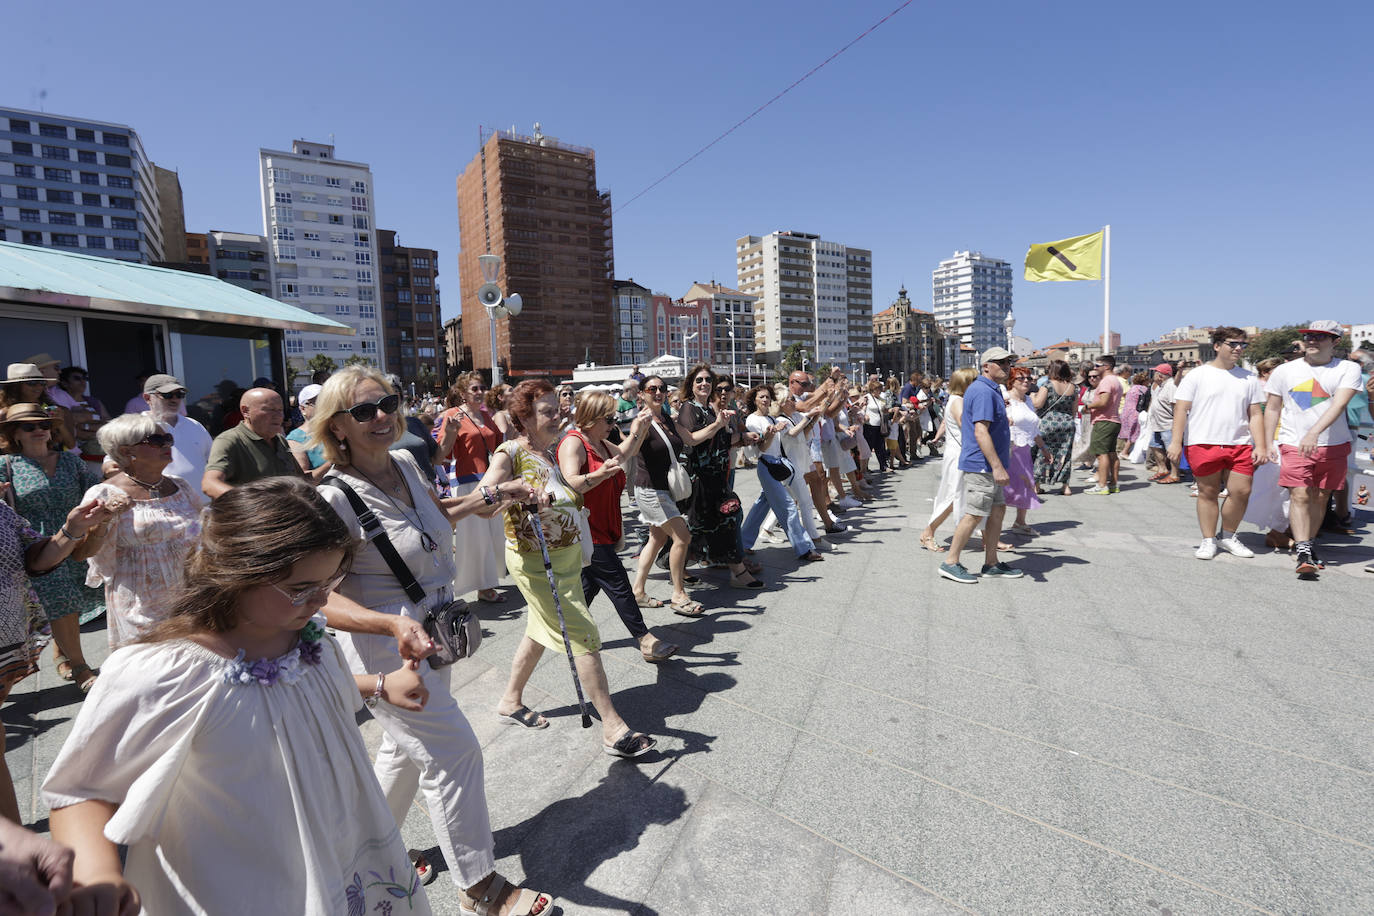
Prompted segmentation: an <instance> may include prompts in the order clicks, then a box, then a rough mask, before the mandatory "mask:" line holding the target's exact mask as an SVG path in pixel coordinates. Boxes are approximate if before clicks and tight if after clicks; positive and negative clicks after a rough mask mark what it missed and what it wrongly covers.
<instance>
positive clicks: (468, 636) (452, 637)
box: [324, 476, 482, 669]
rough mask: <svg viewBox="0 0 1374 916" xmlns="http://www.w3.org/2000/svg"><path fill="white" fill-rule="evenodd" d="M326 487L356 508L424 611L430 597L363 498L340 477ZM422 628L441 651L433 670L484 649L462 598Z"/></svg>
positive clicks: (430, 615) (435, 612)
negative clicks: (481, 648) (481, 647)
mask: <svg viewBox="0 0 1374 916" xmlns="http://www.w3.org/2000/svg"><path fill="white" fill-rule="evenodd" d="M324 484H325V485H327V486H331V487H337V488H338V489H339V490H340V491H342V492H343V495H344V497H345V498H347V500H348V504H349V505H350V506H352V507H353V513H354V514H355V515H357V516H358V524H359V525H361V526H362V529H363V534H364V535H365V536H366V537H367V539H368V540H370V541H371V542H372V543H373V544H375V545H376V547H377V552H378V553H379V554H381V555H382V559H383V560H385V561H386V565H387V566H388V567H389V568H390V569H391V574H392V575H394V576H395V577H396V581H398V582H400V583H401V589H402V590H403V591H405V593H406V597H407V598H409V599H410V600H411V602H412V603H413V604H414V605H415V606H416V607H423V606H424V601H425V598H426V597H427V596H426V595H425V590H424V589H423V588H422V587H421V586H420V583H419V582H417V581H415V575H414V573H412V572H411V571H410V567H409V566H407V565H406V561H405V560H403V559H401V555H400V554H399V553H397V552H396V545H394V544H392V543H391V538H389V537H387V533H386V531H385V530H384V529H383V528H382V523H381V521H380V520H379V519H378V518H377V516H376V515H375V514H374V513H373V511H372V510H371V509H369V508H368V507H367V504H366V503H364V502H363V500H362V497H361V496H359V495H358V494H357V493H356V492H355V491H354V489H353V488H352V487H350V486H349V485H348V484H347V483H345V482H344V481H343V480H342V479H341V478H339V477H335V476H331V477H326V478H325V479H324ZM421 624H422V625H423V626H424V628H425V634H426V635H427V636H429V638H430V639H431V640H433V641H434V645H435V646H436V647H438V651H437V652H435V653H434V654H433V655H431V656H430V657H429V666H430V667H431V668H436V669H437V668H446V667H448V666H449V665H451V664H453V663H454V662H456V661H458V659H460V658H468V657H470V656H472V655H475V654H477V647H478V646H480V645H482V625H481V623H480V622H479V621H478V620H477V615H475V614H473V613H472V611H471V610H469V609H468V605H467V602H466V601H464V600H463V599H462V598H454V599H452V600H450V601H446V602H444V604H442V605H440V606H439V607H436V608H433V609H431V610H430V611H428V612H427V613H426V614H425V619H424V620H423V621H421Z"/></svg>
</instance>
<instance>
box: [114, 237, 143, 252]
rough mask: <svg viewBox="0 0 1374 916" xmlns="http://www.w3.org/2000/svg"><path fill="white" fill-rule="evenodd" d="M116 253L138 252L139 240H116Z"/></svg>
mask: <svg viewBox="0 0 1374 916" xmlns="http://www.w3.org/2000/svg"><path fill="white" fill-rule="evenodd" d="M114 247H115V250H116V251H138V239H115V240H114Z"/></svg>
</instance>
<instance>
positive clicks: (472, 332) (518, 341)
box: [458, 124, 617, 379]
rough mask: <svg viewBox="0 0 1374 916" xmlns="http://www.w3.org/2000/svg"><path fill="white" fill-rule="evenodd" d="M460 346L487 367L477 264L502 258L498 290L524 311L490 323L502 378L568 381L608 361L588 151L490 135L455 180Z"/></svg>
mask: <svg viewBox="0 0 1374 916" xmlns="http://www.w3.org/2000/svg"><path fill="white" fill-rule="evenodd" d="M458 227H459V233H460V240H461V242H462V251H461V252H460V254H459V256H458V282H459V290H460V295H461V296H462V310H463V346H464V348H465V349H466V350H469V351H471V354H472V363H471V364H472V365H473V366H474V367H475V368H477V369H489V368H490V367H491V365H492V353H491V343H490V340H491V333H490V330H491V325H490V322H489V319H488V317H487V312H486V309H485V308H483V307H482V305H481V303H479V302H478V301H477V287H478V286H480V285H481V283H482V272H481V270H480V268H479V267H478V261H477V257H478V256H479V255H483V254H494V255H499V256H500V257H501V270H500V274H499V275H498V277H497V281H496V282H497V283H499V284H500V286H501V289H502V290H504V291H505V293H506V295H510V294H511V293H519V294H520V297H521V299H522V300H523V302H524V310H523V311H522V312H521V313H520V315H519V316H517V317H514V318H500V319H497V322H496V352H497V357H498V359H499V361H500V363H501V364H502V365H503V366H504V367H505V368H506V370H507V371H506V373H505V374H506V375H507V376H509V377H512V378H515V379H518V378H520V377H521V376H536V375H552V376H568V375H571V374H572V370H573V367H574V366H577V365H578V364H580V363H583V362H586V361H588V360H591V361H594V362H598V363H603V364H610V363H613V362H614V360H615V359H616V344H615V341H616V339H617V338H616V337H615V336H614V335H615V321H614V320H613V318H612V308H611V280H612V278H613V277H614V276H615V273H614V271H615V262H614V256H613V254H612V245H611V198H610V192H608V191H600V190H598V189H597V186H596V153H595V151H593V150H591V149H588V148H586V147H582V146H573V145H571V144H568V143H563V142H561V141H559V140H558V139H557V138H554V137H548V136H545V135H543V134H542V133H540V131H539V125H537V124H536V125H535V130H534V133H533V134H532V135H529V136H525V135H521V134H516V133H514V132H512V131H496V132H494V133H492V134H490V135H489V136H486V135H484V137H483V142H482V145H481V149H480V150H479V151H478V153H477V155H476V156H474V157H473V159H472V161H471V162H469V163H468V166H467V168H465V169H464V170H463V174H462V175H460V176H458Z"/></svg>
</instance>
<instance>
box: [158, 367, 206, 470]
mask: <svg viewBox="0 0 1374 916" xmlns="http://www.w3.org/2000/svg"><path fill="white" fill-rule="evenodd" d="M143 400H144V401H145V402H146V403H147V407H148V410H147V411H146V413H147V414H148V416H150V417H152V418H153V419H154V420H156V421H157V423H158V425H159V426H161V427H162V428H163V430H164V431H166V432H169V433H171V434H172V463H171V464H169V465H167V469H166V470H165V471H163V473H164V474H171V475H172V476H173V477H180V478H181V479H182V480H184V481H186V482H187V483H189V484H190V485H191V487H192V489H195V490H199V489H200V480H201V478H202V477H204V476H205V464H206V462H208V461H209V460H210V445H211V444H212V442H213V439H212V437H211V436H210V433H209V432H207V431H206V429H205V427H204V426H201V425H200V424H199V423H197V422H196V421H195V420H193V419H191V418H190V417H187V416H183V415H182V413H181V409H182V406H183V405H184V404H185V403H186V386H185V385H183V384H181V382H180V381H178V380H177V378H176V377H175V376H171V375H150V376H148V378H147V380H145V381H144V383H143Z"/></svg>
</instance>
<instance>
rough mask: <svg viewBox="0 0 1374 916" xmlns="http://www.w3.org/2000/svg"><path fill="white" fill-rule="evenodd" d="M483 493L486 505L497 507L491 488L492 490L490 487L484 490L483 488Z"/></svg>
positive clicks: (483, 500)
mask: <svg viewBox="0 0 1374 916" xmlns="http://www.w3.org/2000/svg"><path fill="white" fill-rule="evenodd" d="M481 493H482V502H484V503H486V504H487V505H488V506H494V505H496V497H494V496H492V495H491V488H490V487H482V488H481Z"/></svg>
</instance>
